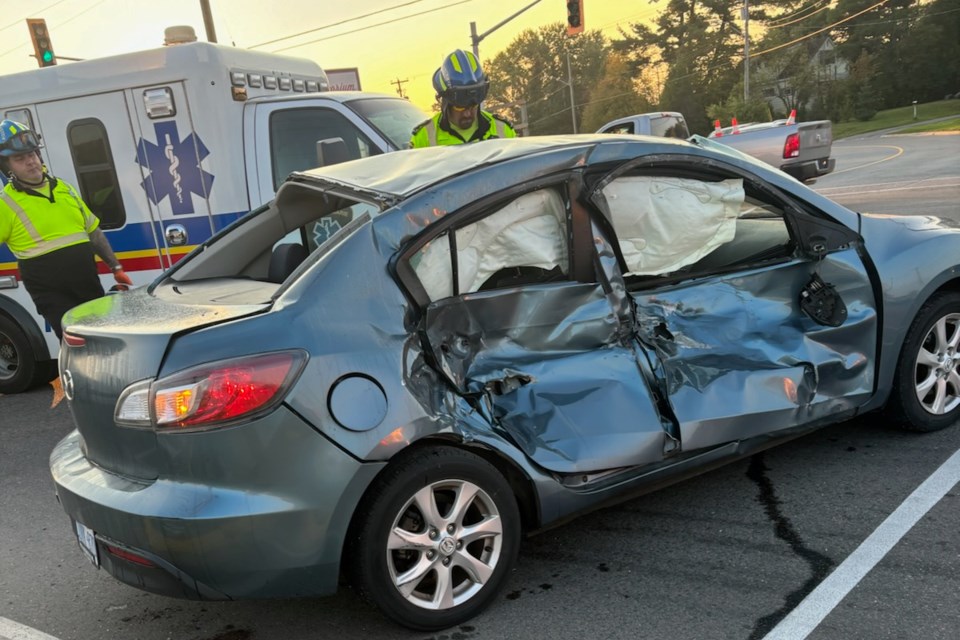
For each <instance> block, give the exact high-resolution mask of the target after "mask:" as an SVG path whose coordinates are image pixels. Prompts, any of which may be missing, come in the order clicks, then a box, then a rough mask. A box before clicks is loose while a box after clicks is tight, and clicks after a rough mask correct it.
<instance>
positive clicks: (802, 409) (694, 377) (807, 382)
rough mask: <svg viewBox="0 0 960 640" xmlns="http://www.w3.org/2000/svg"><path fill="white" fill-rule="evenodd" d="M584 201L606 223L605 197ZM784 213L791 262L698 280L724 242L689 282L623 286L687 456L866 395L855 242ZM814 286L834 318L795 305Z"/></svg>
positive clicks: (869, 382)
mask: <svg viewBox="0 0 960 640" xmlns="http://www.w3.org/2000/svg"><path fill="white" fill-rule="evenodd" d="M601 187H603V185H601ZM591 197H592V198H594V199H595V202H596V203H597V205H598V207H599V208H601V210H604V211H605V212H606V214H607V215H608V216H609V215H611V214H610V209H611V203H609V202H605V201H604V197H603V195H602V193H601V188H598V189H597V190H596V191H595V192H594V193H593V194H592V196H591ZM741 199H742V197H741ZM666 211H667V213H672V214H675V213H676V212H677V209H676V207H674V208H667V210H666ZM784 216H785V218H786V224H787V225H788V227H789V228H790V229H791V231H790V233H789V236H790V237H792V238H793V243H794V245H793V246H794V252H793V254H792V255H784V256H782V258H781V259H779V260H774V261H770V260H763V259H759V258H763V256H762V255H760V256H759V258H758V260H757V261H755V262H751V261H750V260H747V261H746V263H745V264H744V265H742V266H736V265H734V268H733V269H730V268H726V269H716V270H714V271H711V270H710V268H708V267H702V268H701V270H700V271H697V268H698V265H703V264H705V263H709V261H710V260H714V261H717V256H718V255H721V254H723V250H724V246H723V243H722V242H720V243H718V245H719V246H718V247H717V251H716V252H715V253H714V254H712V255H707V256H700V255H695V256H694V258H695V259H696V262H695V263H693V264H692V265H685V266H684V267H683V268H684V269H687V268H689V269H693V271H691V273H690V274H689V279H680V278H675V279H674V280H673V284H667V285H663V286H657V285H656V283H652V284H644V282H643V278H642V277H641V278H635V279H634V280H633V283H632V284H631V278H630V277H629V276H628V277H626V278H625V280H626V282H627V286H628V288H630V289H632V290H633V298H634V300H635V303H636V310H637V328H638V329H637V330H638V337H639V339H640V340H641V341H642V342H643V344H645V345H647V347H648V348H650V349H651V350H652V351H653V352H655V354H656V355H655V358H656V360H657V361H658V362H659V367H657V373H658V377H659V378H660V380H661V381H662V384H663V388H664V390H665V393H666V395H667V398H668V400H669V405H670V407H671V408H672V410H673V413H674V415H675V417H676V419H677V422H678V424H679V430H680V441H681V442H680V446H681V447H682V449H683V450H684V451H691V450H695V449H700V448H704V447H711V446H715V445H719V444H722V443H726V442H732V441H737V440H743V439H746V438H750V437H754V436H760V435H765V434H772V433H775V432H779V431H784V430H788V429H790V428H792V427H797V426H801V425H808V424H812V423H816V422H817V421H818V420H822V419H825V418H828V417H831V416H836V415H842V414H844V413H845V412H851V413H852V412H853V411H854V410H855V409H856V407H858V406H859V405H861V404H862V403H863V402H864V401H866V400H867V399H868V398H869V397H870V395H871V394H872V390H873V379H874V367H875V357H876V341H877V312H876V303H875V299H874V294H873V288H872V286H871V282H870V279H869V277H868V274H867V269H866V267H865V265H864V263H863V260H862V259H861V257H860V255H859V254H858V246H859V243H860V240H859V237H858V236H857V234H856V233H854V232H853V231H851V230H849V229H847V228H846V227H842V226H841V225H839V224H837V223H833V222H831V221H829V220H826V219H820V218H817V217H814V216H812V215H810V214H808V213H804V212H802V211H799V210H795V209H789V208H788V210H787V211H785V212H784ZM686 225H687V227H686V228H688V229H689V228H690V222H689V221H687V222H686ZM721 226H722V225H721V224H719V223H718V224H717V228H718V229H719V228H720V227H721ZM677 232H678V233H683V232H684V230H683V229H678V230H677ZM737 233H740V234H741V235H743V234H742V231H737ZM734 235H735V234H732V233H731V234H730V235H729V236H728V239H729V240H730V241H732V239H733V238H734ZM618 242H621V241H620V240H619V239H618ZM655 257H657V258H658V259H659V260H660V262H661V263H666V262H669V260H666V259H664V257H663V256H655ZM674 258H675V257H674ZM682 263H683V260H682V259H681V260H679V261H675V264H682ZM671 268H673V267H672V266H671ZM667 275H670V274H667ZM657 276H658V277H660V276H662V274H657ZM817 279H819V280H820V282H824V280H829V282H830V284H832V290H830V292H829V293H830V296H831V297H829V298H825V299H826V300H827V302H830V303H835V306H833V307H831V310H832V311H834V313H832V314H823V316H824V317H820V318H814V317H812V316H811V315H809V314H808V313H805V312H804V310H802V309H801V304H800V300H801V298H802V296H803V295H804V292H805V291H809V290H810V289H811V286H812V285H811V283H812V282H814V281H815V280H817ZM841 307H842V311H843V313H842V314H841V313H836V311H837V310H840V309H841Z"/></svg>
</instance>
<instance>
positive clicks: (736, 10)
mask: <svg viewBox="0 0 960 640" xmlns="http://www.w3.org/2000/svg"><path fill="white" fill-rule="evenodd" d="M767 4H770V3H769V2H759V1H758V5H757V9H755V11H760V10H763V8H764V7H765V6H766V5H767ZM742 6H743V3H742V0H669V2H668V3H667V6H666V7H665V9H664V10H663V11H662V12H661V14H660V15H659V16H658V17H657V19H656V21H655V23H654V26H653V27H649V26H647V25H645V24H632V25H630V28H629V30H627V31H622V32H621V33H622V35H623V38H622V39H619V40H614V41H613V48H614V50H616V51H618V52H620V53H621V54H623V55H624V56H626V57H627V59H628V60H629V61H630V63H631V64H632V65H634V68H635V69H637V70H639V69H641V68H643V67H646V66H648V65H651V64H657V63H661V62H662V63H665V64H667V65H668V69H669V70H668V72H667V77H666V78H665V80H664V85H663V92H662V94H661V97H660V104H659V107H660V108H661V109H663V110H670V111H680V112H682V113H683V114H684V116H685V117H686V120H687V123H688V124H689V126H690V129H691V130H692V131H694V132H699V133H706V132H707V131H709V130H710V129H711V126H710V121H709V118H708V116H707V109H708V106H709V105H714V104H720V103H723V102H724V101H725V100H726V99H727V98H728V97H729V96H730V91H731V89H732V88H733V87H734V85H735V84H736V82H737V80H738V79H739V78H740V77H741V75H742V68H743V54H742V51H743V39H744V37H743V34H742V32H741V29H740V27H739V19H740V18H739V16H740V8H741V7H742ZM751 15H753V12H751ZM741 90H742V89H741Z"/></svg>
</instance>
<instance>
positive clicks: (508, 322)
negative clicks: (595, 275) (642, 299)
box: [424, 243, 675, 473]
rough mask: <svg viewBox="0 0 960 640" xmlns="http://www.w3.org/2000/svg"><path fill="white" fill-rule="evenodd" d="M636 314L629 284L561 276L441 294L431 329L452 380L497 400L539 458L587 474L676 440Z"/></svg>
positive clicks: (504, 426)
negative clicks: (643, 350) (660, 405)
mask: <svg viewBox="0 0 960 640" xmlns="http://www.w3.org/2000/svg"><path fill="white" fill-rule="evenodd" d="M591 244H592V243H591ZM610 255H612V253H611V254H610ZM632 314H633V311H632V308H631V307H630V306H629V300H628V298H627V296H626V292H625V291H624V290H623V289H622V287H621V288H620V289H619V291H612V290H611V288H610V285H609V283H579V282H555V283H546V284H536V285H529V286H525V287H516V288H507V289H500V290H493V291H484V292H474V293H470V294H467V295H462V296H457V297H450V298H444V299H441V300H438V301H436V302H434V303H432V304H431V305H430V306H429V307H428V308H427V310H426V314H425V320H424V333H425V336H426V342H427V343H428V348H429V349H430V351H431V352H432V354H433V357H434V359H435V360H436V362H437V365H438V367H439V368H440V370H441V372H442V373H443V374H444V375H445V376H446V378H447V379H448V381H449V382H450V384H451V385H452V386H453V387H454V388H455V389H456V391H457V392H458V393H459V394H461V395H464V396H469V397H472V398H474V399H475V400H477V401H479V402H488V403H489V405H490V407H491V408H492V412H493V416H494V420H495V421H496V425H495V426H496V427H497V428H499V429H501V430H502V431H503V432H504V433H506V434H507V435H508V437H510V438H511V439H512V440H513V441H514V442H515V443H516V445H517V446H518V447H519V448H520V449H521V450H522V451H523V452H524V453H525V454H526V455H527V456H528V457H529V458H530V459H532V460H533V461H534V462H535V463H536V464H538V465H540V466H541V467H543V468H545V469H548V470H550V471H554V472H558V473H582V472H586V471H595V470H604V469H611V468H616V467H625V466H632V465H640V464H645V463H651V462H659V461H660V460H662V459H663V456H664V451H665V450H671V449H673V448H675V447H674V441H673V439H672V438H671V437H670V436H668V435H667V430H668V429H669V425H665V424H664V423H663V421H662V420H661V418H660V415H659V413H658V410H657V406H656V401H655V397H654V395H653V394H652V393H651V390H650V386H649V384H648V383H649V382H650V379H651V378H650V377H648V376H649V375H650V374H649V371H648V372H647V376H645V375H644V372H643V370H642V367H643V366H644V365H643V362H642V361H641V360H640V359H638V355H639V354H638V352H637V351H636V350H635V346H634V345H635V342H634V340H633V339H632V338H633V336H632V332H633V326H632V323H633V318H632ZM641 357H642V356H641Z"/></svg>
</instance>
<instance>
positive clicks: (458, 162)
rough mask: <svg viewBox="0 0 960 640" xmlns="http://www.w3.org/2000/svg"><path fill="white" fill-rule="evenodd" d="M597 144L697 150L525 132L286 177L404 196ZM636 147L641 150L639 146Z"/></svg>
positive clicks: (631, 151)
mask: <svg viewBox="0 0 960 640" xmlns="http://www.w3.org/2000/svg"><path fill="white" fill-rule="evenodd" d="M601 146H602V147H604V148H611V149H612V148H616V147H620V148H621V149H622V150H621V151H620V152H619V153H616V154H615V155H616V156H617V157H621V158H622V157H626V156H629V155H644V154H647V153H657V152H661V153H666V152H670V151H680V150H681V149H682V150H683V151H684V152H687V153H689V152H694V153H697V151H696V149H697V148H696V147H695V146H694V145H691V144H690V143H688V142H686V141H683V140H670V139H665V138H650V137H646V136H612V135H609V134H583V135H565V136H563V135H560V136H530V137H526V138H510V139H494V140H485V141H484V142H482V143H478V144H467V145H456V146H445V147H430V148H426V149H412V150H405V151H400V152H394V153H388V154H384V155H379V156H373V157H368V158H363V159H361V160H355V161H350V162H343V163H340V164H335V165H329V166H325V167H320V168H318V169H311V170H309V171H304V172H298V173H294V174H293V176H292V177H293V179H295V180H296V179H301V180H302V179H307V180H318V181H321V182H327V183H333V184H339V185H344V186H349V187H352V188H358V189H362V190H368V191H375V192H378V193H381V194H387V195H391V196H395V197H404V196H408V195H410V194H412V193H414V192H416V191H419V190H421V189H423V188H425V187H429V186H430V185H433V184H436V183H438V182H442V181H443V180H445V179H447V178H449V177H450V176H454V175H457V174H460V173H464V172H466V171H468V170H470V169H474V168H477V167H480V166H484V165H489V164H495V163H499V162H504V161H507V160H512V159H516V158H522V157H526V156H531V155H535V154H538V153H545V152H555V151H560V150H564V149H566V150H574V151H575V153H574V154H573V155H574V156H575V157H580V158H581V160H580V161H583V158H585V157H586V156H588V155H590V154H592V153H594V152H595V150H596V149H597V148H599V147H601ZM638 147H644V149H643V150H640V149H638Z"/></svg>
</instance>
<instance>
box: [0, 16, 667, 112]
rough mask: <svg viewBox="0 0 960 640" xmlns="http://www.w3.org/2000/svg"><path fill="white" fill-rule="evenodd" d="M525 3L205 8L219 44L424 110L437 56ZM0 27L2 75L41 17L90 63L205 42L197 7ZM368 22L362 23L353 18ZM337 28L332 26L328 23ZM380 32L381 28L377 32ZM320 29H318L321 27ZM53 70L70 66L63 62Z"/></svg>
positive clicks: (15, 67) (503, 40)
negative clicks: (184, 35) (181, 40)
mask: <svg viewBox="0 0 960 640" xmlns="http://www.w3.org/2000/svg"><path fill="white" fill-rule="evenodd" d="M532 1H533V0H354V1H353V2H337V1H336V0H309V1H303V0H274V1H273V2H264V0H210V5H211V10H212V13H213V17H214V27H215V29H216V35H217V40H218V41H219V42H220V43H221V44H233V45H235V46H238V47H254V46H255V45H258V44H260V43H264V42H268V41H271V40H274V39H278V38H283V37H285V36H290V35H293V34H297V33H302V32H306V31H311V32H310V33H306V34H304V35H302V36H299V37H296V38H290V39H285V40H282V41H280V42H275V43H272V44H269V45H265V46H262V47H255V48H256V50H258V51H277V52H281V53H284V54H286V55H294V56H301V57H305V58H310V59H312V60H315V61H316V62H317V63H319V64H320V66H322V67H324V68H328V69H334V68H342V67H357V68H358V69H359V72H360V82H361V84H362V87H363V89H364V90H367V91H380V92H384V93H392V94H395V93H396V92H397V87H396V85H395V84H393V83H394V82H395V81H397V80H400V81H402V83H401V86H402V88H403V91H404V92H405V94H406V95H407V96H408V97H409V98H410V99H411V100H412V101H413V102H414V103H415V104H417V105H418V106H420V107H421V108H423V109H424V110H429V109H430V106H431V104H432V103H433V89H432V88H431V86H430V79H431V75H432V74H433V71H434V70H435V69H436V68H437V66H438V65H439V63H440V60H441V59H442V57H443V56H444V55H445V54H447V53H449V52H450V51H452V50H454V49H457V48H463V49H469V48H470V47H471V41H470V23H471V22H475V23H476V29H477V33H479V34H482V33H484V32H485V31H488V30H489V29H491V28H493V27H494V26H496V25H497V24H498V23H499V22H501V21H502V20H505V19H506V18H508V17H509V16H511V15H512V14H514V13H516V12H517V11H519V10H520V9H522V8H523V7H525V6H527V5H529V4H530V3H531V2H532ZM4 4H5V5H7V6H6V10H5V11H4V12H3V18H2V20H0V74H6V73H12V72H16V71H24V70H28V69H35V68H37V65H36V62H35V61H34V59H33V58H32V57H31V54H32V53H33V47H32V45H31V43H30V36H29V33H28V31H27V26H26V22H25V20H26V19H27V18H44V19H45V20H46V21H47V26H48V28H49V31H50V37H51V41H52V43H53V49H54V51H55V52H56V54H57V55H58V56H67V57H73V58H96V57H101V56H107V55H114V54H118V53H124V52H128V51H136V50H139V49H147V48H152V47H155V46H160V45H162V43H163V31H164V28H165V27H168V26H172V25H181V24H182V25H191V26H193V27H194V29H195V30H196V32H197V36H198V37H199V39H201V40H205V39H206V35H205V34H206V32H205V29H204V26H203V16H202V12H201V8H200V7H201V3H200V0H163V1H162V2H160V1H146V0H34V3H33V4H34V6H33V7H27V5H25V4H24V3H17V4H13V3H8V2H5V3H4ZM584 4H585V7H584V22H585V25H586V28H587V29H600V30H602V31H603V32H604V33H605V34H607V35H608V36H614V35H616V30H617V26H618V25H623V26H626V25H627V24H629V23H631V22H640V21H646V20H649V19H650V18H652V17H653V16H654V15H656V12H657V11H658V8H657V7H656V6H654V5H651V4H650V2H649V0H585V2H584ZM565 5H566V3H565V0H540V2H539V3H537V4H536V5H534V6H533V7H531V8H530V9H529V10H527V11H525V12H524V13H522V14H521V15H520V16H519V17H517V18H516V19H514V20H512V21H510V22H508V23H507V24H505V25H503V26H502V27H500V28H499V29H498V30H496V31H494V32H493V33H491V34H489V35H488V36H486V37H485V38H484V39H483V40H482V41H481V42H480V57H481V60H483V59H485V58H487V57H491V58H492V57H493V56H494V55H495V54H496V53H498V52H500V51H502V50H503V49H505V48H506V47H507V46H509V45H510V43H511V42H512V41H513V40H514V39H515V38H516V37H517V35H518V34H520V32H522V31H524V30H526V29H531V28H537V27H540V26H543V25H545V24H549V23H552V22H560V21H563V20H565V19H566V6H565ZM367 14H375V15H369V16H368V17H366V18H361V19H357V18H360V16H364V15H367ZM341 22H342V23H343V24H340V25H337V26H333V25H336V23H341ZM382 23H386V24H382ZM321 27H326V28H322V29H320V28H321ZM60 64H70V63H69V62H67V61H61V62H60Z"/></svg>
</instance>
